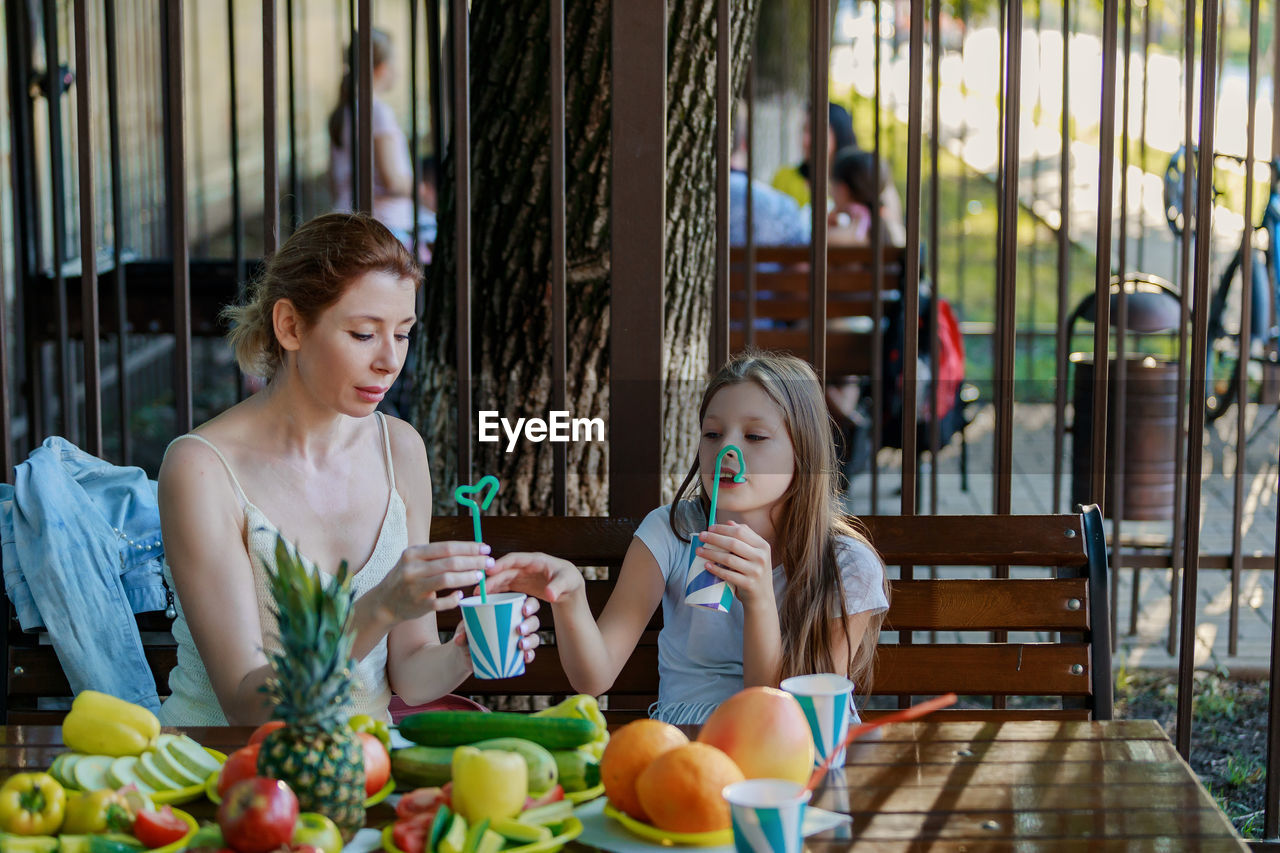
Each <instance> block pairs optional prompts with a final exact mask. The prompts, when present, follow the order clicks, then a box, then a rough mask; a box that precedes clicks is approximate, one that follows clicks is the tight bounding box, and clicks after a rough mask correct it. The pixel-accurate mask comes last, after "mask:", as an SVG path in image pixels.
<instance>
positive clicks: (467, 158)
mask: <svg viewBox="0 0 1280 853" xmlns="http://www.w3.org/2000/svg"><path fill="white" fill-rule="evenodd" d="M361 4H362V7H363V8H364V14H368V4H369V0H361ZM449 8H450V10H451V12H452V20H451V21H450V24H449V39H450V44H451V45H452V47H453V135H452V142H453V163H454V177H455V178H456V189H455V195H456V197H457V209H456V214H457V230H458V244H457V245H458V279H457V284H456V286H455V297H454V298H455V300H456V302H457V321H456V322H457V331H458V351H457V358H458V426H457V430H458V435H457V441H458V482H459V483H470V482H471V463H472V458H473V453H472V447H471V409H472V402H471V391H472V377H471V104H470V95H471V75H470V73H469V71H468V65H469V63H470V61H471V32H470V26H471V24H470V17H469V15H468V14H467V2H466V0H451V2H450V6H449ZM368 35H369V30H368V27H365V28H363V29H362V35H361V41H362V42H363V41H364V39H365V38H367V37H368ZM366 70H370V69H366ZM363 76H366V77H367V76H368V75H363ZM362 88H363V87H362ZM361 101H362V103H363V104H366V105H367V104H368V102H369V99H368V98H367V97H364V96H363V95H362V96H361ZM366 122H367V118H366ZM364 209H366V210H367V209H368V208H364Z"/></svg>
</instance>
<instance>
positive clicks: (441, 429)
mask: <svg viewBox="0 0 1280 853" xmlns="http://www.w3.org/2000/svg"><path fill="white" fill-rule="evenodd" d="M757 2H758V0H732V2H731V15H732V30H733V46H732V53H733V56H734V57H735V59H734V63H733V70H732V82H733V89H734V91H738V90H739V88H740V85H741V81H742V78H743V73H744V71H745V68H746V63H745V61H744V58H745V56H746V53H747V51H746V47H745V46H746V45H749V44H751V37H752V35H753V30H754V23H755V18H756V15H755V10H756V5H757ZM547 7H548V4H547V3H546V0H477V2H475V3H474V4H473V5H472V8H471V51H472V52H471V69H472V70H471V87H472V88H471V127H472V133H471V166H472V174H471V194H472V196H471V197H472V207H471V211H472V212H471V230H472V289H471V293H472V296H471V311H472V370H473V382H472V389H473V391H472V394H473V403H474V410H475V411H482V410H496V411H498V412H499V413H500V414H501V415H502V416H503V417H506V418H508V419H511V420H514V419H515V418H517V417H525V418H528V417H543V418H545V417H547V413H548V411H549V410H550V409H551V375H550V371H551V363H550V362H551V360H550V357H549V355H548V354H547V353H548V349H549V346H550V341H551V300H550V289H549V283H550V280H551V199H550V176H551V170H550V96H549V94H548V93H549V91H550V82H549V72H548V61H549V58H550V48H549V42H548V40H547V29H548V8H547ZM668 13H669V19H668V28H669V29H668V65H669V67H668V78H667V79H668V121H667V217H666V221H667V224H666V233H667V254H666V263H665V269H666V284H665V293H666V309H665V321H664V336H665V337H664V345H665V352H666V357H665V359H664V376H663V377H662V380H663V381H664V387H665V389H666V390H665V394H664V413H663V417H664V420H663V423H662V427H663V431H664V434H665V435H664V444H663V468H664V472H665V475H666V476H665V484H666V491H667V493H668V494H669V493H670V492H671V490H672V489H673V488H674V485H675V484H676V483H678V478H679V477H680V476H681V475H682V474H683V472H684V470H685V469H687V467H688V465H689V462H690V460H691V459H692V456H693V451H694V448H695V446H696V440H697V436H698V428H697V424H696V423H695V421H694V419H695V417H696V406H697V400H698V396H697V395H698V393H699V392H700V390H701V386H702V384H703V381H704V379H705V377H706V372H707V359H708V339H709V330H710V294H711V292H712V287H713V283H714V277H715V262H714V256H713V254H712V253H713V250H714V246H715V232H714V230H713V229H712V228H711V227H709V225H708V223H714V221H715V159H714V145H713V143H714V133H715V2H714V0H670V3H669V6H668ZM565 18H566V20H565V77H566V90H567V91H566V93H565V98H566V99H565V124H566V128H565V147H566V159H567V161H568V162H567V164H566V169H565V182H566V191H565V205H566V251H567V275H566V296H567V299H566V302H567V313H568V317H567V327H568V368H567V381H566V396H567V409H568V410H569V412H570V415H571V416H572V417H599V418H602V419H604V421H605V423H606V424H607V423H608V418H609V394H608V392H609V386H608V383H609V239H610V232H609V201H610V175H609V169H610V160H609V149H610V112H609V109H610V88H609V79H610V78H609V65H610V4H609V3H608V2H604V0H569V2H567V3H566V11H565ZM442 165H443V168H442V179H441V187H440V190H441V192H440V199H441V204H440V214H439V237H438V239H437V244H436V253H435V257H434V262H433V265H432V267H431V270H430V271H429V273H428V278H427V283H426V285H425V287H426V288H427V291H426V314H425V317H424V318H423V322H422V328H421V333H420V334H419V335H418V336H417V338H416V341H415V344H414V346H415V356H416V359H415V360H416V366H415V367H414V368H413V369H414V371H415V373H414V375H413V380H414V382H415V389H416V393H415V397H416V399H417V400H418V406H417V408H416V410H415V412H414V421H415V425H416V426H417V427H418V429H419V431H421V432H422V434H423V436H424V438H425V439H426V443H427V448H428V452H429V455H430V458H431V474H432V479H433V484H434V493H435V502H436V509H437V511H439V512H451V511H453V509H454V507H453V505H452V501H451V495H452V490H453V487H454V486H455V485H456V483H457V448H456V447H455V442H456V439H455V436H456V418H457V416H458V410H457V391H456V384H457V371H456V357H455V349H456V341H457V338H456V325H455V323H456V321H455V314H456V302H455V298H454V295H455V294H454V287H455V279H456V269H457V254H456V245H455V238H456V233H457V232H456V227H455V216H456V214H455V212H454V211H455V208H456V204H455V202H456V195H455V180H456V179H455V177H454V157H453V155H452V152H451V151H447V152H446V156H445V158H444V161H443V164H442ZM471 417H472V418H473V421H472V423H473V426H474V424H475V420H474V418H475V417H476V416H475V414H474V413H472V414H471ZM654 426H655V428H657V427H658V424H657V422H656V420H655V424H654ZM552 446H553V445H551V444H550V443H549V442H545V441H544V442H540V443H533V442H530V441H525V440H521V441H519V442H518V443H517V445H516V447H515V449H514V451H513V452H511V453H507V452H506V442H505V439H504V440H503V441H502V442H499V443H497V444H494V443H478V442H477V443H476V444H475V446H474V448H475V472H476V473H475V476H476V477H479V476H480V475H482V474H495V475H497V476H498V478H499V479H500V480H502V482H503V483H504V488H503V490H502V492H501V493H500V494H499V495H498V498H497V501H496V503H495V506H494V507H493V508H492V509H491V510H490V511H491V512H497V513H505V514H545V513H549V512H550V511H551V506H552V476H551V462H552ZM567 447H568V496H569V502H568V506H569V512H570V514H574V515H585V514H593V515H603V514H605V513H607V512H608V506H609V502H608V492H607V484H608V467H607V466H608V457H609V448H608V445H607V444H606V443H605V442H574V443H570V444H568V445H567Z"/></svg>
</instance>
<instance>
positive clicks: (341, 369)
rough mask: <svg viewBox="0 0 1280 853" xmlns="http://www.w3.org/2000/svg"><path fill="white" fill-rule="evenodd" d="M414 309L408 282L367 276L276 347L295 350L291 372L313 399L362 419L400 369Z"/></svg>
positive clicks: (375, 273)
mask: <svg viewBox="0 0 1280 853" xmlns="http://www.w3.org/2000/svg"><path fill="white" fill-rule="evenodd" d="M414 308H415V299H414V289H413V282H412V281H409V280H408V279H403V278H397V277H396V276H394V275H391V274H389V273H386V272H383V271H381V270H377V271H373V272H367V273H364V274H362V275H360V276H359V277H357V278H355V279H354V280H352V282H351V283H350V284H349V285H348V286H347V289H346V291H345V292H343V294H342V297H341V298H339V299H338V301H337V302H335V303H334V304H332V305H330V306H329V307H328V308H326V309H325V310H324V311H323V312H322V313H321V314H320V316H319V317H318V318H316V322H315V324H314V325H311V326H308V327H306V328H304V329H302V330H301V333H300V334H299V335H298V336H297V338H296V339H294V340H293V341H282V344H283V345H284V346H285V347H286V348H287V349H294V350H295V351H294V353H293V356H294V360H295V362H296V366H297V371H298V373H299V375H300V377H301V379H302V381H303V383H304V384H305V386H306V387H307V388H308V389H309V390H310V391H311V393H312V394H313V395H315V396H316V397H317V398H318V399H319V400H320V401H321V402H323V403H326V404H328V406H329V407H331V408H333V409H336V410H337V411H339V412H342V413H343V414H345V415H348V416H350V417H364V416H366V415H370V414H372V413H373V410H374V409H376V408H377V406H378V403H379V402H381V401H382V398H383V396H385V395H386V393H387V390H388V389H390V387H391V383H392V382H394V381H395V379H396V377H397V376H398V375H399V374H400V368H401V367H403V366H404V359H405V355H406V353H407V352H408V348H409V329H410V328H411V327H412V326H413V322H414Z"/></svg>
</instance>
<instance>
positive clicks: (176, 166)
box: [165, 0, 192, 435]
mask: <svg viewBox="0 0 1280 853" xmlns="http://www.w3.org/2000/svg"><path fill="white" fill-rule="evenodd" d="M165 9H166V10H167V15H166V20H165V36H166V38H165V41H166V45H165V81H166V84H167V88H168V98H167V100H166V107H167V109H166V110H165V116H166V118H167V119H168V121H167V125H168V127H167V129H166V132H167V134H168V137H169V145H168V151H169V181H168V186H167V187H166V195H167V197H168V199H169V249H170V251H171V252H172V253H173V344H174V347H173V372H174V378H173V390H174V394H173V401H174V408H175V410H176V411H175V413H174V418H175V421H176V425H175V428H176V430H177V432H178V434H179V435H181V434H183V433H186V432H190V431H191V417H192V412H191V282H190V270H189V269H188V264H189V257H188V250H187V150H186V115H185V113H184V112H183V99H182V94H183V91H182V81H183V56H182V54H183V39H182V18H183V0H166V3H165Z"/></svg>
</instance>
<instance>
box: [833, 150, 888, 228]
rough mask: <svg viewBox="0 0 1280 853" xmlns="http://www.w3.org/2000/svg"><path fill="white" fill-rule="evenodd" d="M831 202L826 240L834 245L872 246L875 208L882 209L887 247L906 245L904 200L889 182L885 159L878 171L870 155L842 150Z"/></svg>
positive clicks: (882, 223) (868, 153) (859, 151)
mask: <svg viewBox="0 0 1280 853" xmlns="http://www.w3.org/2000/svg"><path fill="white" fill-rule="evenodd" d="M831 199H832V202H833V203H834V206H833V208H832V210H831V212H830V213H829V214H828V217H827V223H828V228H829V230H828V232H827V236H828V239H829V240H830V242H831V244H832V245H839V246H867V245H870V244H871V224H872V221H873V220H872V216H871V211H872V208H874V207H879V209H880V228H881V233H882V234H883V240H884V245H887V246H888V245H892V246H903V245H905V244H906V242H907V233H906V227H905V226H904V225H903V217H902V200H901V199H900V198H899V197H898V190H897V188H896V187H895V186H894V185H893V181H891V180H890V179H889V165H888V163H886V162H885V161H884V159H883V158H882V159H881V161H880V168H879V169H876V163H875V157H874V156H873V155H872V154H871V152H870V151H862V150H860V149H858V148H852V147H851V148H845V149H842V150H841V151H840V152H839V153H838V154H837V155H836V159H835V162H834V163H833V164H832V167H831Z"/></svg>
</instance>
